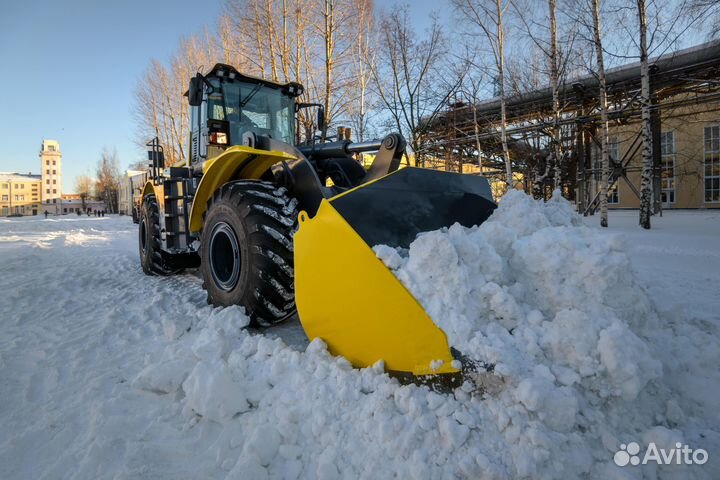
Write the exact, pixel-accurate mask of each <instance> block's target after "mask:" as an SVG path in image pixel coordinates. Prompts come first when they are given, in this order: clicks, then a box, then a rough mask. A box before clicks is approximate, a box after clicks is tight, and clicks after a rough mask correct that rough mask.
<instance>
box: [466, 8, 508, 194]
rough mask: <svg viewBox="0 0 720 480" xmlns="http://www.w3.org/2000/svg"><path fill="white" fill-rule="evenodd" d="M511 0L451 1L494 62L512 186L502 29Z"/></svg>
mask: <svg viewBox="0 0 720 480" xmlns="http://www.w3.org/2000/svg"><path fill="white" fill-rule="evenodd" d="M510 2H511V0H505V2H503V0H453V4H454V6H455V9H456V10H457V11H458V12H459V13H460V14H461V16H462V17H463V18H465V19H466V21H468V22H469V23H470V24H471V25H473V26H475V27H477V28H478V29H479V30H480V31H481V32H482V34H483V36H484V37H485V39H486V40H487V43H488V45H489V47H490V50H491V52H492V56H493V59H494V61H495V67H496V72H497V87H498V96H499V97H500V143H501V145H502V155H503V160H504V163H505V177H506V180H505V181H506V183H507V185H508V188H512V184H513V178H512V164H511V162H510V150H509V148H508V140H507V106H506V101H505V31H504V29H503V16H504V15H505V12H506V11H507V8H508V6H509V5H510Z"/></svg>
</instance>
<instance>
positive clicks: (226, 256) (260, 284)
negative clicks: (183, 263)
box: [200, 180, 298, 326]
mask: <svg viewBox="0 0 720 480" xmlns="http://www.w3.org/2000/svg"><path fill="white" fill-rule="evenodd" d="M297 215H298V212H297V200H295V199H291V198H290V197H289V196H288V195H287V192H286V190H285V189H284V188H280V187H277V186H276V185H274V184H272V183H269V182H261V181H252V180H237V181H233V182H229V183H226V184H225V185H223V186H222V187H220V188H219V189H218V191H217V192H215V195H214V196H213V199H212V200H211V201H210V203H209V205H208V209H207V214H206V217H205V223H204V226H203V232H202V238H201V242H200V257H201V264H200V270H201V272H202V276H203V280H204V286H205V289H206V290H207V293H208V302H209V303H211V304H213V305H215V306H229V305H242V306H244V307H245V310H246V312H247V313H248V315H249V316H250V319H251V320H252V322H253V323H254V324H256V325H260V326H268V325H272V324H274V323H278V322H280V321H282V320H284V319H285V318H286V317H287V316H288V315H289V314H291V313H292V312H293V310H294V308H295V291H294V287H293V280H294V271H293V243H292V242H293V240H292V236H293V234H294V232H295V230H296V226H297Z"/></svg>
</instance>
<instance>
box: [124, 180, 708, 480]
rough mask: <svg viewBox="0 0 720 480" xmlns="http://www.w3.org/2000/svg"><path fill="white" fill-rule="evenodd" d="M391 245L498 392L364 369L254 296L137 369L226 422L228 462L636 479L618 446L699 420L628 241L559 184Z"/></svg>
mask: <svg viewBox="0 0 720 480" xmlns="http://www.w3.org/2000/svg"><path fill="white" fill-rule="evenodd" d="M375 251H376V253H377V254H378V257H379V258H380V259H381V260H382V261H384V262H385V264H386V265H388V267H389V268H391V269H392V270H393V271H394V272H395V274H396V275H397V277H398V278H399V279H400V281H402V282H403V284H404V285H405V286H406V287H407V288H408V289H409V290H410V292H411V293H412V294H413V295H414V296H415V297H416V298H417V299H418V300H419V301H420V302H421V303H422V305H423V306H424V308H425V309H426V310H427V312H428V313H429V314H430V316H431V317H432V319H433V321H434V322H436V323H437V325H438V326H440V327H441V328H442V329H443V330H444V331H445V332H446V333H447V335H448V338H449V341H450V343H451V345H453V346H454V347H455V348H457V349H458V350H460V351H461V352H462V353H463V354H464V355H465V356H466V357H468V358H470V359H474V360H478V361H482V362H485V363H487V364H488V365H493V366H494V369H493V370H492V373H491V375H493V376H494V377H495V378H496V379H497V380H498V382H497V383H498V384H499V385H501V387H500V388H499V389H498V391H497V392H494V393H493V394H482V393H477V392H471V391H470V389H469V387H470V385H468V384H466V385H464V386H463V387H461V388H459V389H457V390H455V391H454V392H453V393H451V394H441V393H437V392H434V391H431V390H430V389H428V388H427V387H419V386H415V385H400V384H399V383H398V382H397V381H395V380H393V379H391V378H390V377H388V376H387V375H386V374H384V373H383V365H382V362H378V364H376V365H375V366H373V367H372V368H366V369H361V370H360V369H354V368H352V367H351V365H350V364H349V363H348V362H347V361H346V360H345V359H343V358H338V357H333V356H332V355H330V354H329V353H328V352H327V350H326V348H325V344H324V343H323V342H322V341H320V340H315V341H313V342H312V343H310V345H309V346H308V347H307V349H306V350H305V351H304V352H301V351H298V350H296V349H294V348H291V347H289V346H287V345H285V344H284V343H283V342H282V340H280V339H273V338H270V337H269V336H265V335H257V334H252V333H251V332H248V331H247V330H241V329H239V328H238V327H239V326H242V325H245V324H246V323H247V317H246V316H245V315H244V314H243V312H242V309H240V308H231V309H211V308H209V307H208V308H203V309H201V310H200V311H199V312H198V314H197V319H196V320H194V321H192V323H193V327H192V329H191V331H190V332H189V333H187V334H183V335H180V336H178V334H176V333H175V332H176V331H175V330H173V332H171V333H173V334H172V335H168V336H167V338H168V339H169V340H170V343H169V344H168V346H167V348H166V349H165V351H164V352H163V353H162V355H160V356H159V358H155V359H153V360H151V361H149V362H148V364H149V366H146V367H145V370H143V371H142V372H141V373H140V374H139V376H138V378H137V379H136V380H135V383H136V385H137V386H138V387H139V388H145V389H148V390H151V391H153V392H165V391H166V392H171V393H172V392H175V395H176V397H177V399H178V400H179V401H180V402H181V403H182V406H183V408H182V414H183V415H184V417H185V419H186V422H187V423H186V428H188V429H190V428H196V427H197V426H198V423H203V424H205V425H207V424H213V425H217V426H218V427H216V428H219V432H218V433H217V435H216V436H215V437H214V439H215V440H214V443H212V446H211V452H212V454H213V455H214V458H215V460H216V462H217V466H218V467H219V468H221V469H222V470H224V471H225V472H227V478H289V479H295V478H308V479H310V478H312V479H315V478H318V479H335V478H368V479H369V478H372V479H377V478H406V479H436V478H437V479H441V478H468V479H470V478H473V479H474V478H492V479H504V478H508V479H509V478H528V479H529V478H532V479H543V478H547V479H555V478H613V477H614V478H629V477H627V475H628V474H632V472H628V471H627V470H622V469H621V468H620V467H617V466H615V464H614V463H613V461H612V459H613V455H614V453H615V452H616V451H617V450H618V448H619V445H620V444H621V443H628V442H631V441H648V440H651V439H652V438H655V437H658V440H659V441H660V440H663V439H666V438H669V437H668V434H667V432H674V433H673V438H675V437H677V438H680V437H681V436H682V433H683V432H682V430H681V428H679V427H680V426H679V425H677V424H676V423H674V422H675V421H676V420H677V419H683V418H684V414H683V405H681V404H678V403H677V402H675V400H673V398H672V397H673V392H672V391H671V390H670V389H669V388H668V387H667V386H665V384H664V383H663V367H664V364H663V363H662V361H661V358H662V357H661V356H659V355H658V352H657V351H656V347H655V346H654V345H655V344H654V343H653V342H651V341H650V334H649V333H648V332H650V331H651V330H652V328H654V327H655V326H657V324H658V323H659V320H658V317H657V314H656V313H655V311H654V309H653V307H652V304H651V303H650V302H649V300H648V299H647V297H646V295H645V293H644V291H643V290H642V288H641V287H640V286H639V285H638V284H637V283H636V281H635V279H634V277H633V274H632V273H631V270H630V268H629V266H628V258H627V256H626V254H625V253H624V249H623V245H622V242H621V241H620V240H619V238H616V237H608V236H607V235H605V236H603V237H601V236H599V235H597V234H596V233H595V232H594V231H592V230H590V229H588V228H586V227H584V226H582V224H581V222H580V219H579V217H578V216H577V215H576V214H575V213H574V212H573V210H572V207H571V206H570V205H569V204H568V203H567V202H566V201H564V200H563V199H561V198H560V197H559V196H555V197H553V199H552V200H551V201H549V202H547V203H543V202H536V201H534V200H532V199H530V198H529V197H527V196H526V195H524V194H522V193H519V192H510V193H509V194H507V195H506V196H505V197H504V198H503V200H502V202H501V204H500V206H499V208H498V209H497V210H496V211H495V213H494V214H493V215H492V217H491V218H490V219H489V220H488V221H486V222H485V223H484V224H482V225H481V226H479V227H474V228H464V227H461V226H459V225H454V226H452V227H450V228H448V229H444V230H440V231H434V232H427V233H424V234H421V235H419V236H418V238H417V239H416V240H415V241H414V242H413V243H412V244H411V245H410V248H409V250H406V251H402V250H395V249H393V248H390V247H387V246H378V247H376V248H375ZM181 359H182V360H181ZM168 362H171V363H168ZM154 364H156V365H159V366H158V367H157V368H151V367H150V366H151V365H154ZM671 407H672V408H671ZM670 415H671V416H672V418H673V419H675V420H672V419H669V418H668V416H670ZM663 441H664V440H663ZM644 468H646V467H637V470H636V472H640V471H641V469H644ZM647 468H651V470H647V474H648V475H649V476H650V477H651V478H663V476H664V475H665V473H664V472H665V470H664V468H665V467H659V468H658V467H657V466H652V467H647ZM643 471H644V470H643ZM702 472H703V470H700V469H695V470H688V471H685V470H683V473H684V474H686V476H687V475H692V474H696V473H697V474H698V475H700V476H702ZM671 473H672V472H671ZM668 478H669V477H668Z"/></svg>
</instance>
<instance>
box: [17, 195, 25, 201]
mask: <svg viewBox="0 0 720 480" xmlns="http://www.w3.org/2000/svg"><path fill="white" fill-rule="evenodd" d="M15 200H16V201H18V202H24V201H25V195H15Z"/></svg>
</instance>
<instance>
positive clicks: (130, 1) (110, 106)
mask: <svg viewBox="0 0 720 480" xmlns="http://www.w3.org/2000/svg"><path fill="white" fill-rule="evenodd" d="M221 8H222V0H201V1H198V0H192V1H191V0H174V1H165V2H160V1H154V0H145V1H140V0H112V1H109V0H54V1H53V0H25V1H17V0H0V92H1V93H0V98H2V99H3V100H2V103H3V105H2V112H3V114H2V115H0V171H17V172H21V173H27V172H30V171H31V172H33V173H39V172H40V170H39V169H40V167H39V165H40V164H39V159H38V151H39V148H40V143H41V141H42V139H43V138H49V139H54V140H58V141H59V142H60V149H61V150H62V152H63V191H64V192H71V191H73V189H74V187H75V176H76V175H79V174H82V173H89V174H93V173H94V171H95V166H96V163H97V159H98V157H99V153H100V151H101V150H102V148H103V146H105V145H107V146H109V147H117V150H118V153H119V156H120V164H121V167H123V168H124V167H125V166H127V165H128V164H129V163H131V162H133V161H136V160H139V159H142V157H143V154H142V152H141V151H139V150H138V149H137V147H136V146H135V144H134V143H133V132H134V131H135V125H134V122H133V115H132V108H133V92H134V89H135V84H136V81H137V79H138V78H139V77H140V75H141V74H142V72H143V71H144V70H145V68H146V67H147V65H148V62H149V60H150V59H151V58H158V59H160V60H165V59H167V58H168V57H169V56H170V55H171V54H172V53H173V51H174V50H175V48H176V47H177V44H178V40H179V39H180V38H181V37H184V36H188V35H190V34H192V33H195V32H200V31H202V29H203V27H204V26H205V25H207V26H208V27H211V28H212V27H214V24H215V21H216V18H217V16H218V14H219V12H220V10H221Z"/></svg>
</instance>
